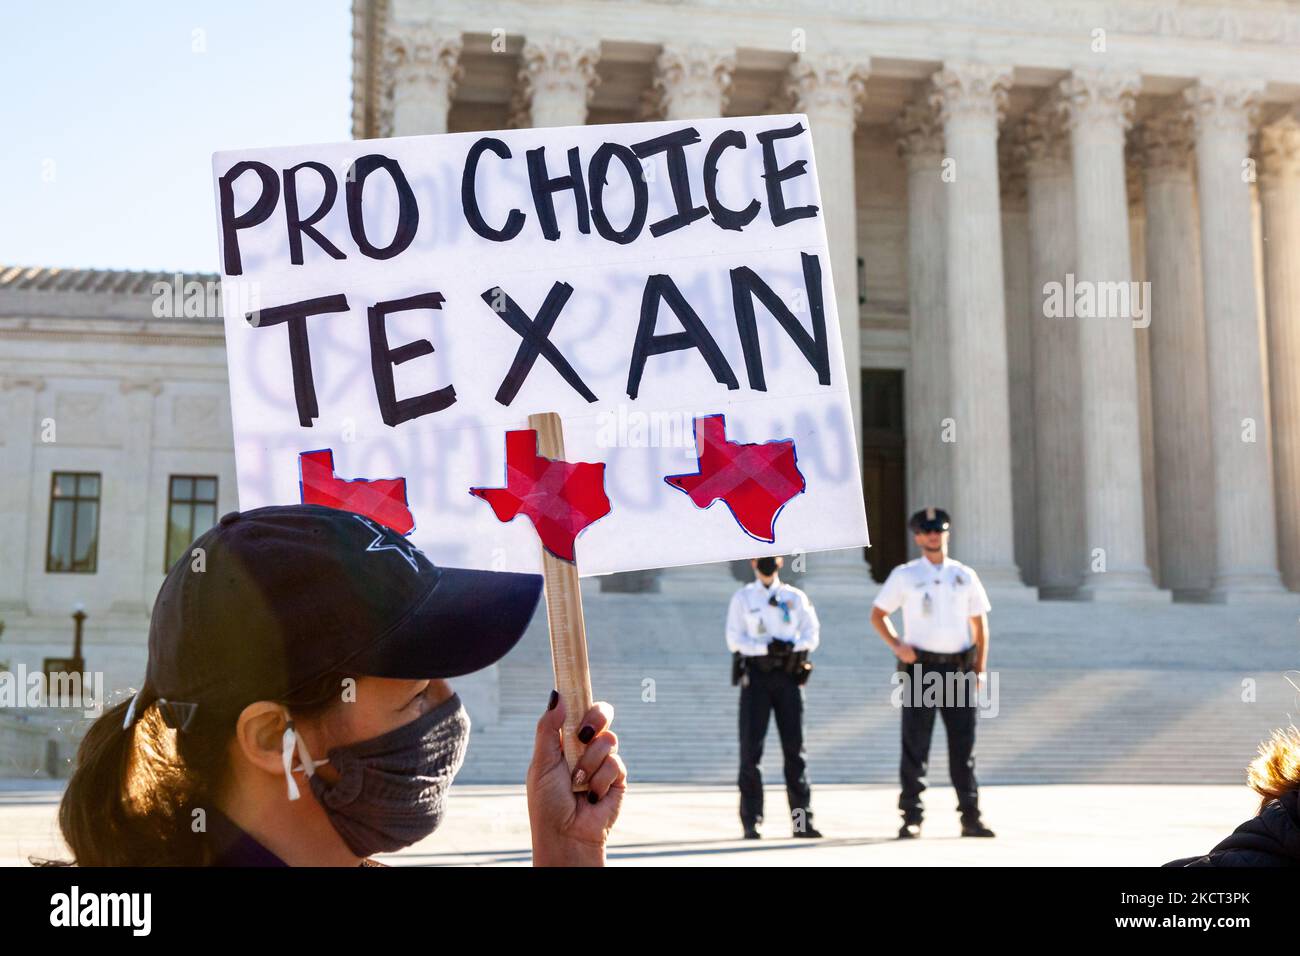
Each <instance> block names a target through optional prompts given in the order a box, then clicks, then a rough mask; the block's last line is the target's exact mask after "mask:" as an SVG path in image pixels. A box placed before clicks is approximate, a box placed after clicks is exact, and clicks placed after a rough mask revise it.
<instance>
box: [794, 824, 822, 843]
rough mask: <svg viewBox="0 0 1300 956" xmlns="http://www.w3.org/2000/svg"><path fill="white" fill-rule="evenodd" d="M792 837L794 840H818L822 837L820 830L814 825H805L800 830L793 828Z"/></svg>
mask: <svg viewBox="0 0 1300 956" xmlns="http://www.w3.org/2000/svg"><path fill="white" fill-rule="evenodd" d="M794 838H795V839H796V840H820V839H821V838H822V832H821V830H818V829H817V828H816V827H813V826H807V827H804V828H803V829H802V830H795V831H794Z"/></svg>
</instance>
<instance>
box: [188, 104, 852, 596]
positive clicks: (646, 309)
mask: <svg viewBox="0 0 1300 956" xmlns="http://www.w3.org/2000/svg"><path fill="white" fill-rule="evenodd" d="M213 172H214V177H215V190H216V200H217V218H218V230H219V243H220V251H221V259H222V271H223V283H222V294H223V305H224V311H225V329H226V349H227V355H228V358H229V366H230V389H231V403H232V412H233V421H234V431H235V453H236V464H237V469H238V477H239V497H240V506H241V507H242V508H245V509H248V508H254V507H258V506H262V505H268V504H286V503H291V502H298V501H316V502H320V503H324V504H330V505H333V506H335V507H343V508H348V509H349V510H354V511H360V512H363V513H365V514H369V515H371V516H372V517H374V518H376V519H377V520H382V521H383V522H384V523H385V524H388V525H389V526H390V527H393V528H395V529H397V530H399V531H400V532H401V533H403V534H409V535H410V537H411V539H412V540H413V541H414V543H415V544H416V545H418V546H419V547H420V548H421V549H422V550H423V551H425V552H426V553H427V554H428V555H429V557H430V558H431V559H432V560H433V561H434V562H435V563H440V564H444V565H450V566H459V567H469V568H484V569H490V570H514V571H533V572H536V571H538V570H539V569H540V567H541V555H540V553H539V549H538V547H537V546H536V541H537V539H538V538H539V537H540V539H541V541H542V543H543V545H544V546H545V548H546V550H547V551H549V552H550V553H551V554H553V555H556V556H558V557H560V558H563V559H566V560H573V559H574V558H575V557H578V556H580V559H579V560H578V562H577V564H578V568H579V570H580V572H581V573H582V574H584V575H589V574H604V573H609V572H615V571H630V570H636V569H642V568H654V567H668V566H673V565H682V564H697V563H703V562H710V561H721V560H727V559H734V558H747V557H751V556H754V555H762V554H790V553H792V552H796V551H804V552H807V551H816V550H823V549H833V548H850V547H861V546H864V545H866V544H867V528H866V517H865V513H864V508H863V499H862V489H861V477H860V471H859V465H858V450H857V448H856V447H855V438H854V431H853V427H852V423H851V421H850V415H851V413H850V410H849V398H848V389H847V381H846V377H845V376H846V374H856V370H857V365H858V362H857V357H856V356H850V357H849V359H850V361H849V363H848V366H849V369H851V370H852V371H851V372H846V366H845V357H844V355H843V353H842V349H841V343H840V334H839V317H838V315H837V312H836V305H835V295H834V292H833V289H832V284H831V273H830V261H829V257H828V255H827V246H826V232H825V228H824V223H823V218H822V216H823V209H824V205H823V204H824V202H826V201H831V202H834V201H835V197H822V196H821V195H820V194H819V192H818V188H817V176H816V169H815V167H814V164H813V156H812V142H811V137H810V135H809V132H808V128H807V120H806V118H805V117H802V116H795V115H790V116H762V117H751V118H723V119H707V120H698V121H692V122H689V123H686V122H674V123H638V124H626V125H612V126H583V127H570V128H556V129H526V130H510V131H503V132H491V133H457V134H449V135H441V136H419V137H410V138H399V139H388V140H373V141H357V142H347V143H336V144H328V145H317V146H296V147H285V148H274V149H253V150H235V151H229V152H220V153H217V154H215V155H214V157H213ZM836 278H837V279H838V280H839V281H842V282H850V281H852V277H849V276H840V277H836ZM543 412H555V413H557V414H558V415H559V416H560V419H561V420H562V422H563V442H564V446H565V449H566V456H565V462H551V461H550V459H548V458H546V457H545V456H544V455H538V454H537V445H536V443H535V440H536V435H535V433H534V432H533V431H531V430H530V429H529V425H528V418H529V416H530V415H532V414H535V413H543Z"/></svg>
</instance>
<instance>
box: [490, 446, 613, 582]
mask: <svg viewBox="0 0 1300 956" xmlns="http://www.w3.org/2000/svg"><path fill="white" fill-rule="evenodd" d="M469 493H470V494H471V495H475V496H476V497H479V498H482V499H483V500H484V501H486V502H487V503H488V504H490V505H491V506H492V510H493V511H494V512H496V516H497V520H498V521H512V520H514V518H515V517H516V516H518V515H520V514H523V515H524V516H526V517H527V518H528V520H529V521H531V522H532V523H533V527H535V528H536V529H537V536H538V537H539V538H541V539H542V545H543V547H545V548H546V550H547V551H549V552H551V554H553V555H555V556H556V557H557V558H563V559H564V560H565V561H572V560H574V550H573V543H574V539H575V538H577V536H578V533H579V532H581V531H582V529H583V528H585V527H587V525H589V524H591V523H592V522H593V521H596V520H597V519H599V518H603V517H605V515H607V514H609V498H608V497H606V495H605V465H604V463H603V462H602V463H600V464H591V463H589V462H585V461H580V462H567V461H552V460H551V459H549V458H543V457H542V456H540V455H538V454H537V432H535V431H534V430H533V429H531V428H525V429H521V430H519V431H511V432H506V486H505V487H504V488H471V489H470V490H469Z"/></svg>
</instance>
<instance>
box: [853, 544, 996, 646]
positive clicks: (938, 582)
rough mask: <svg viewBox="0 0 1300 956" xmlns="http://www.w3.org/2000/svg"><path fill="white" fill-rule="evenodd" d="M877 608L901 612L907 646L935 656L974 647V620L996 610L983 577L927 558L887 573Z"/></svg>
mask: <svg viewBox="0 0 1300 956" xmlns="http://www.w3.org/2000/svg"><path fill="white" fill-rule="evenodd" d="M874 603H875V605H876V607H878V608H880V609H881V610H882V611H884V612H885V613H886V614H892V613H894V612H895V611H897V610H898V609H899V608H900V607H901V608H902V609H903V635H902V640H903V642H904V643H905V644H910V645H912V646H913V647H916V648H919V649H921V650H923V651H931V652H932V653H935V654H957V653H959V652H961V651H964V650H966V649H967V648H968V647H970V646H971V636H970V619H971V618H972V617H976V616H978V615H980V614H986V613H988V611H989V609H990V608H991V607H992V605H990V604H989V596H988V595H987V594H985V593H984V585H982V584H981V583H980V579H979V575H978V574H976V573H975V572H974V571H972V570H971V569H970V568H968V567H966V565H964V564H962V563H961V562H960V561H954V560H952V558H944V559H943V564H942V565H938V564H934V563H932V562H931V561H930V559H929V558H925V557H920V558H916V559H915V560H913V561H908V562H907V563H906V564H900V565H899V566H898V567H896V568H894V570H893V571H891V572H889V578H888V579H887V580H886V581H885V583H884V586H883V587H881V589H880V593H879V594H878V595H876V600H875V602H874Z"/></svg>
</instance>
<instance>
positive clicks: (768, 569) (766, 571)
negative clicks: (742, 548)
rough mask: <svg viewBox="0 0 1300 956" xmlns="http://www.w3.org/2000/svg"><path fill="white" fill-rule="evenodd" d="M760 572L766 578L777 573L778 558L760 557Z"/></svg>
mask: <svg viewBox="0 0 1300 956" xmlns="http://www.w3.org/2000/svg"><path fill="white" fill-rule="evenodd" d="M756 567H757V569H758V573H759V574H761V575H763V577H765V578H770V577H771V576H772V575H774V574H776V558H759V559H758V561H757V562H756Z"/></svg>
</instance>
